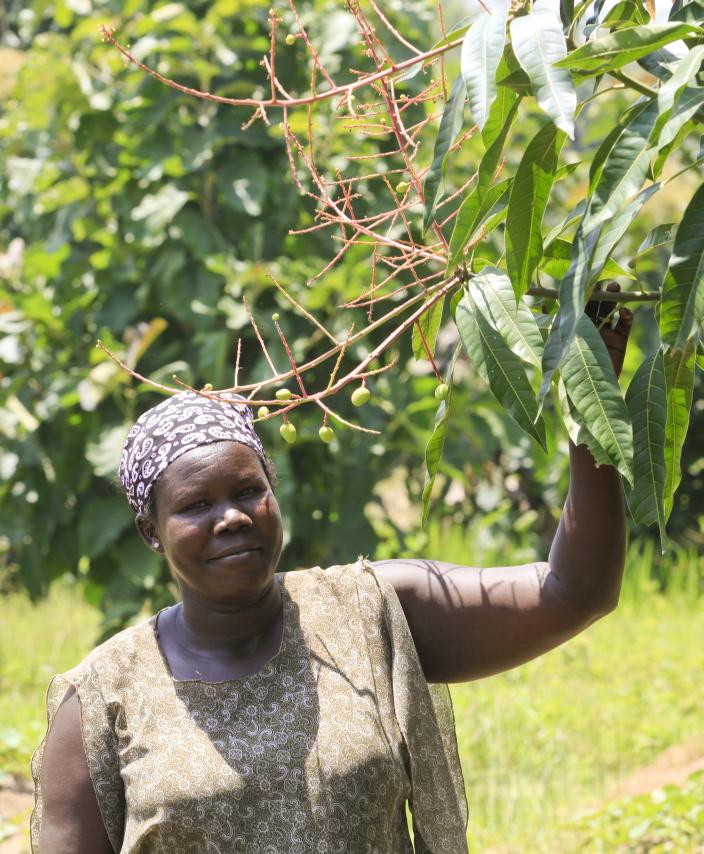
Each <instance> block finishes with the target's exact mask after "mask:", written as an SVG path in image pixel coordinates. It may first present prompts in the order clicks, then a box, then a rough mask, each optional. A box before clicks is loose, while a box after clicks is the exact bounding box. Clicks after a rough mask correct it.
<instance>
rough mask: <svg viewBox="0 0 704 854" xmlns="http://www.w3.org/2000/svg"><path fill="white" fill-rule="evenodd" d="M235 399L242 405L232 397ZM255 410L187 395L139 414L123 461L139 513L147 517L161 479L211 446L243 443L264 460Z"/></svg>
mask: <svg viewBox="0 0 704 854" xmlns="http://www.w3.org/2000/svg"><path fill="white" fill-rule="evenodd" d="M228 397H230V398H231V399H232V400H244V398H243V397H240V395H237V394H229V395H228ZM253 420H254V419H253V416H252V410H251V409H250V408H249V407H248V406H245V405H243V404H234V403H224V402H222V401H220V400H215V399H213V398H210V397H204V396H203V395H200V394H196V393H195V392H192V391H184V392H180V393H179V394H176V395H174V396H173V397H171V398H169V399H168V400H164V401H162V402H161V403H159V404H157V405H156V406H154V407H152V409H149V410H147V411H146V412H145V413H144V414H143V415H141V416H140V417H139V418H138V419H137V421H136V423H135V425H134V427H132V429H131V430H130V432H129V433H128V434H127V439H126V440H125V444H124V447H123V449H122V458H121V460H120V472H119V474H120V481H121V482H122V485H123V487H124V489H125V492H126V493H127V500H128V501H129V503H130V504H131V505H132V508H133V509H134V511H135V512H136V513H145V512H146V510H147V507H148V506H149V498H150V496H151V492H152V489H153V488H154V484H155V483H156V480H157V478H158V477H159V476H160V475H161V473H162V472H163V471H164V469H165V468H166V467H167V466H168V465H169V463H172V462H173V461H174V460H176V459H178V458H179V457H180V456H182V455H183V454H185V453H186V452H187V451H190V450H192V449H193V448H198V447H200V446H201V445H210V444H212V443H213V442H223V441H230V442H240V443H241V444H243V445H248V446H249V447H250V448H252V450H253V451H255V452H256V453H257V454H258V455H259V456H260V457H261V458H262V459H264V448H263V447H262V443H261V441H260V439H259V436H257V434H256V433H255V432H254V425H253Z"/></svg>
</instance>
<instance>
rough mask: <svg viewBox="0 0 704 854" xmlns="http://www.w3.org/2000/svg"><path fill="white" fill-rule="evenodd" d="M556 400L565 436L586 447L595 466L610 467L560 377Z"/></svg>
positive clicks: (609, 461)
mask: <svg viewBox="0 0 704 854" xmlns="http://www.w3.org/2000/svg"><path fill="white" fill-rule="evenodd" d="M556 385H557V399H558V406H559V408H560V414H561V415H562V420H563V422H564V424H565V428H566V429H567V434H568V436H569V437H570V440H571V441H572V443H573V444H574V445H586V446H587V448H589V452H590V453H591V455H592V457H593V458H594V462H595V463H596V464H597V466H610V465H611V460H610V459H609V457H608V455H607V453H606V451H605V450H604V449H603V448H602V447H601V445H600V444H599V443H598V442H597V441H596V439H595V438H594V436H592V434H591V433H590V432H589V427H588V425H587V424H586V423H585V421H584V418H583V417H582V415H581V413H580V412H578V411H577V409H576V408H575V406H574V404H573V403H572V401H571V400H570V399H569V395H568V394H567V389H566V388H565V383H564V381H563V380H562V378H561V377H558V378H557V384H556Z"/></svg>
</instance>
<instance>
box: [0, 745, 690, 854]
mask: <svg viewBox="0 0 704 854" xmlns="http://www.w3.org/2000/svg"><path fill="white" fill-rule="evenodd" d="M702 769H704V742H696V743H693V744H678V745H675V746H673V747H670V748H668V749H667V750H665V751H664V752H663V753H661V754H660V755H659V756H658V757H657V758H656V759H655V761H654V762H651V763H650V764H649V765H644V766H643V767H642V768H638V769H637V770H636V771H634V772H633V773H632V774H630V775H629V776H628V777H627V778H626V779H624V780H623V781H622V782H621V783H619V784H618V786H616V788H615V789H613V791H612V792H611V793H610V796H609V800H616V799H618V798H626V797H631V796H633V795H642V794H645V793H646V792H651V791H652V790H653V789H658V788H660V787H661V786H666V785H668V784H673V785H675V786H681V785H682V784H683V783H684V782H685V781H686V780H687V778H688V777H689V775H690V774H694V773H695V772H696V771H700V770H702ZM32 792H33V790H32V786H31V784H30V783H29V782H28V781H27V780H18V779H12V780H11V781H10V783H9V784H7V783H6V784H5V785H3V786H0V839H2V836H3V835H5V834H7V833H8V831H10V830H11V828H13V827H14V828H16V832H15V833H13V834H12V835H10V836H9V837H8V838H6V839H5V840H4V841H0V854H29V839H28V836H27V825H28V822H29V814H30V812H31V810H32V806H33V804H34V796H33V794H32ZM485 854H490V852H485ZM497 854H498V852H497Z"/></svg>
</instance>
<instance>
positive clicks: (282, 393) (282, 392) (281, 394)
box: [276, 388, 291, 400]
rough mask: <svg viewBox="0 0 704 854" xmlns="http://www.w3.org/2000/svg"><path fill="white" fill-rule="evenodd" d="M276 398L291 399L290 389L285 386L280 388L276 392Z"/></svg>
mask: <svg viewBox="0 0 704 854" xmlns="http://www.w3.org/2000/svg"><path fill="white" fill-rule="evenodd" d="M276 399H277V400H291V391H290V390H289V389H287V388H280V389H279V390H278V391H277V392H276Z"/></svg>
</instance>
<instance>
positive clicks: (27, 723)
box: [0, 584, 101, 776]
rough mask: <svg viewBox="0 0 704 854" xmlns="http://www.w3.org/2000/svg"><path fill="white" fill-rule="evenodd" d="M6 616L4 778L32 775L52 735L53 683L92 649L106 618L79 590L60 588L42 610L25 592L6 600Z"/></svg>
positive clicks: (0, 630)
mask: <svg viewBox="0 0 704 854" xmlns="http://www.w3.org/2000/svg"><path fill="white" fill-rule="evenodd" d="M2 615H3V616H2V620H0V773H11V774H18V775H20V776H27V775H28V774H29V759H30V756H31V754H32V751H33V750H34V748H35V747H36V746H37V744H38V742H39V741H41V739H42V737H43V735H44V733H45V731H46V714H45V706H44V700H45V696H46V689H47V686H48V685H49V680H50V679H51V677H52V676H53V674H54V673H61V672H63V671H64V670H68V669H69V668H71V667H73V666H74V665H75V664H78V662H79V661H80V660H81V659H82V658H83V657H84V656H85V654H86V653H87V652H88V651H89V650H90V649H91V647H92V646H93V643H94V641H95V638H96V637H97V636H98V627H99V625H100V619H101V617H100V612H99V611H97V610H95V609H94V608H92V607H91V606H90V605H88V604H87V603H86V602H85V601H84V600H83V599H82V597H81V595H80V592H79V591H78V590H77V589H76V588H73V587H69V586H62V585H60V584H57V585H55V586H54V587H53V588H52V590H51V593H50V595H49V596H48V597H47V598H46V599H45V600H44V601H43V602H40V603H38V604H36V605H35V604H33V603H32V602H30V600H29V599H28V598H27V596H25V595H24V594H21V593H13V594H10V595H8V596H5V597H3V603H2Z"/></svg>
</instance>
